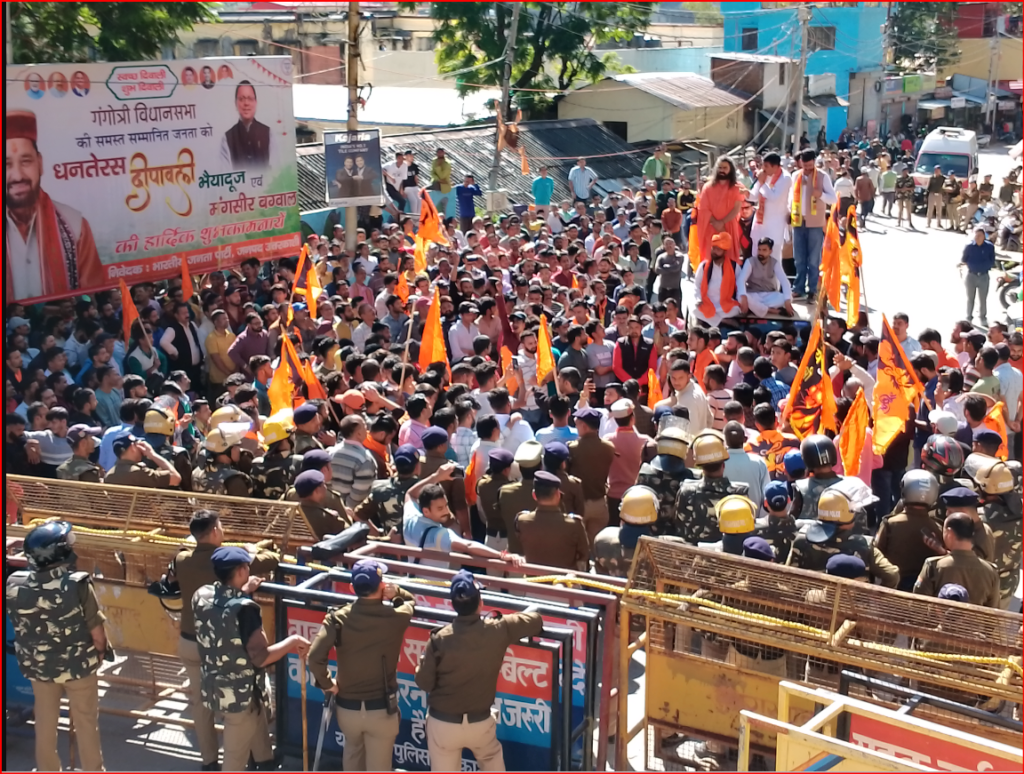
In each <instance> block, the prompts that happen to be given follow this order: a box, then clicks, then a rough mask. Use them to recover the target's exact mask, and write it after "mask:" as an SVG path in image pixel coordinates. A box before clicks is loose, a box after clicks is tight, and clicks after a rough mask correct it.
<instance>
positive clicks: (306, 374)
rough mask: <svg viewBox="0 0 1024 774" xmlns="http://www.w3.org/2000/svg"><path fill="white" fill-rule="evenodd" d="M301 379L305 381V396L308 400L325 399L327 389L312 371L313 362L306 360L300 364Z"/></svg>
mask: <svg viewBox="0 0 1024 774" xmlns="http://www.w3.org/2000/svg"><path fill="white" fill-rule="evenodd" d="M302 381H304V382H305V383H306V397H308V398H309V399H310V400H327V391H326V390H325V389H324V386H323V385H322V384H320V380H319V379H317V378H316V374H314V373H313V364H312V363H310V361H308V360H307V361H306V362H305V363H303V364H302Z"/></svg>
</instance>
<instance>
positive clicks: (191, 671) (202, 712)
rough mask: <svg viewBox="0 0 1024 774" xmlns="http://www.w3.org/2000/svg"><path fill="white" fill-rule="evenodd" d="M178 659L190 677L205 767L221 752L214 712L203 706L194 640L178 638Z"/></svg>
mask: <svg viewBox="0 0 1024 774" xmlns="http://www.w3.org/2000/svg"><path fill="white" fill-rule="evenodd" d="M178 658H180V659H181V662H182V663H183V664H184V665H185V674H186V675H188V699H189V704H190V705H191V707H192V720H193V722H194V723H195V732H196V741H197V742H198V743H199V755H200V757H201V758H202V761H203V765H207V764H211V763H216V762H217V754H218V753H219V752H220V742H219V741H218V739H217V729H215V728H214V727H213V724H214V716H213V710H211V709H209V708H207V706H206V705H205V704H203V694H202V691H201V690H200V685H201V684H202V671H201V669H200V667H199V646H198V645H196V643H195V642H193V641H192V640H186V639H185V638H184V637H179V638H178Z"/></svg>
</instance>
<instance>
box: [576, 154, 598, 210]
mask: <svg viewBox="0 0 1024 774" xmlns="http://www.w3.org/2000/svg"><path fill="white" fill-rule="evenodd" d="M596 182H597V174H596V173H595V172H594V170H592V169H590V168H589V167H588V166H587V160H586V159H585V158H583V157H582V156H581V157H580V158H578V159H576V166H575V167H573V168H572V169H571V170H569V187H570V188H571V189H572V195H573V197H574V200H575V201H577V202H584V203H585V202H589V201H590V189H591V188H593V187H594V183H596Z"/></svg>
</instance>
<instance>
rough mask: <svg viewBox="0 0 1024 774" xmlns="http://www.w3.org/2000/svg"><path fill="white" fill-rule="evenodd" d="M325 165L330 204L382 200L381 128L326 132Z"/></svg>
mask: <svg viewBox="0 0 1024 774" xmlns="http://www.w3.org/2000/svg"><path fill="white" fill-rule="evenodd" d="M324 167H325V169H326V177H327V180H326V185H327V203H328V204H329V205H330V206H331V207H362V206H364V205H370V204H380V203H381V191H382V185H381V167H380V130H379V129H366V130H363V131H358V132H324Z"/></svg>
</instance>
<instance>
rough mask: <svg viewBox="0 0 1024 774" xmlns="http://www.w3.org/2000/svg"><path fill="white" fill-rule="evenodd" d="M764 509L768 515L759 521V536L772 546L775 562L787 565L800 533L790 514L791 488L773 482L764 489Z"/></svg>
mask: <svg viewBox="0 0 1024 774" xmlns="http://www.w3.org/2000/svg"><path fill="white" fill-rule="evenodd" d="M764 507H765V510H766V511H768V515H767V517H765V518H763V519H759V520H758V522H757V535H758V537H761V538H764V540H765V541H766V542H767V543H768V545H770V546H771V548H772V551H773V554H774V557H775V561H777V562H778V563H779V564H785V563H786V560H787V559H788V558H789V549H790V546H792V545H793V541H794V540H796V536H797V532H798V531H799V530H798V528H797V524H796V519H794V518H793V514H791V513H790V512H789V488H788V487H787V486H786V482H785V481H772V482H770V483H769V484H768V486H766V487H765V488H764ZM758 545H760V544H758Z"/></svg>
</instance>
